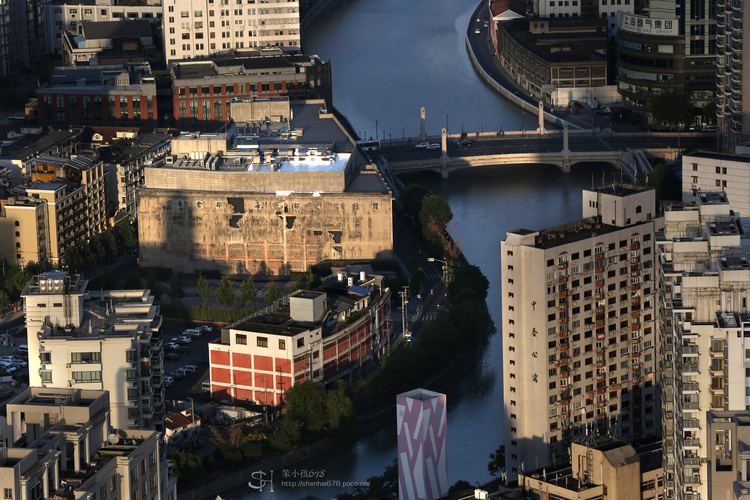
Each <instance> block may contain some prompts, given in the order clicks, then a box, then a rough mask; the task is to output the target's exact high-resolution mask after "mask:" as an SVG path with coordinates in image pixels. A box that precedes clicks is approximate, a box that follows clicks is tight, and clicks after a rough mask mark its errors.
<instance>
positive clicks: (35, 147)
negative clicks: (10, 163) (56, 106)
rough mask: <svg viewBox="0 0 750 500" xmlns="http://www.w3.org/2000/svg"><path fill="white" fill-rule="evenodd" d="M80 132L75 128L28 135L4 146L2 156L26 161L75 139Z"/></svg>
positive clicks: (0, 156)
mask: <svg viewBox="0 0 750 500" xmlns="http://www.w3.org/2000/svg"><path fill="white" fill-rule="evenodd" d="M80 135H81V134H80V133H79V132H76V131H73V130H55V131H52V132H50V133H49V134H47V135H45V136H42V137H41V138H40V137H39V136H38V135H30V134H29V135H26V136H24V137H23V138H22V139H20V140H18V141H13V142H11V143H9V144H7V145H5V146H4V147H3V148H2V154H1V155H0V158H6V159H14V160H21V161H26V160H28V159H29V158H32V157H35V156H38V155H39V154H42V153H47V152H50V151H51V150H53V149H54V148H55V147H56V146H57V145H58V144H62V143H65V142H69V141H75V140H77V139H78V138H79V137H80Z"/></svg>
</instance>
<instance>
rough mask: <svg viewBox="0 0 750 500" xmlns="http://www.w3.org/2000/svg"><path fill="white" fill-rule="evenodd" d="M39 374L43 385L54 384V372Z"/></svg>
mask: <svg viewBox="0 0 750 500" xmlns="http://www.w3.org/2000/svg"><path fill="white" fill-rule="evenodd" d="M39 374H40V375H41V377H42V383H43V384H50V383H52V372H50V371H42V372H39ZM6 498H7V497H6Z"/></svg>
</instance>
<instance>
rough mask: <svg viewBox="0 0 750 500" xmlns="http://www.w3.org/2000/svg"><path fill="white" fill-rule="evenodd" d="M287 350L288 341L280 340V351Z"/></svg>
mask: <svg viewBox="0 0 750 500" xmlns="http://www.w3.org/2000/svg"><path fill="white" fill-rule="evenodd" d="M285 349H286V340H281V339H279V350H281V351H283V350H285Z"/></svg>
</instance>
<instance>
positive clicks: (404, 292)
mask: <svg viewBox="0 0 750 500" xmlns="http://www.w3.org/2000/svg"><path fill="white" fill-rule="evenodd" d="M398 295H399V297H401V336H403V337H404V338H406V333H407V330H406V304H408V303H409V287H408V286H402V287H401V291H400V292H398Z"/></svg>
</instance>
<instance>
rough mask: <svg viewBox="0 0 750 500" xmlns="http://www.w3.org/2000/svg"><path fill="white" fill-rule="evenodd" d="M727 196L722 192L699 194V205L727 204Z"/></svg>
mask: <svg viewBox="0 0 750 500" xmlns="http://www.w3.org/2000/svg"><path fill="white" fill-rule="evenodd" d="M728 203H729V200H728V199H727V194H726V193H725V192H724V191H711V192H706V193H703V192H701V193H700V204H701V205H718V204H728Z"/></svg>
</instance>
